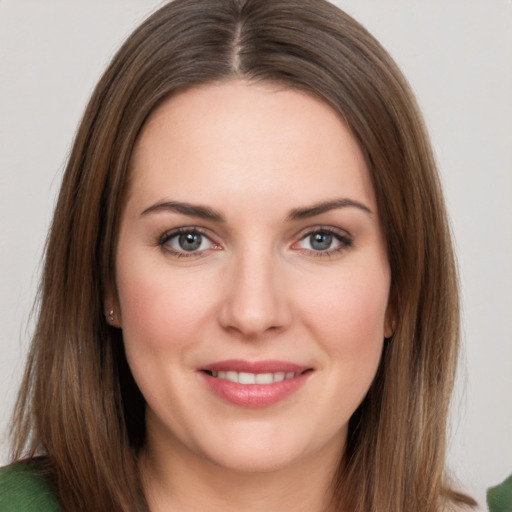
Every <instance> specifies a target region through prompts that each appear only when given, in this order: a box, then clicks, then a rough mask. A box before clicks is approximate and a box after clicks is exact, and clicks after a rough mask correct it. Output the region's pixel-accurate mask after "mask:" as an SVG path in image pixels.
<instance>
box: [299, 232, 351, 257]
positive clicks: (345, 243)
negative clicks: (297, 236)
mask: <svg viewBox="0 0 512 512" xmlns="http://www.w3.org/2000/svg"><path fill="white" fill-rule="evenodd" d="M315 233H328V234H329V235H332V236H333V237H334V238H336V239H337V240H338V241H339V242H340V244H341V245H340V246H339V247H336V248H335V249H328V250H326V251H311V250H307V251H308V254H310V255H312V256H314V257H318V258H322V257H323V258H328V257H330V256H334V255H336V254H339V253H340V252H343V251H346V250H347V249H350V248H351V247H353V245H354V241H353V240H352V238H350V237H348V236H346V235H342V234H340V233H339V232H338V231H336V230H334V229H332V228H320V229H315V230H313V231H310V232H309V233H307V234H306V235H305V236H303V237H302V238H301V240H302V239H304V238H306V237H308V236H311V235H313V234H315Z"/></svg>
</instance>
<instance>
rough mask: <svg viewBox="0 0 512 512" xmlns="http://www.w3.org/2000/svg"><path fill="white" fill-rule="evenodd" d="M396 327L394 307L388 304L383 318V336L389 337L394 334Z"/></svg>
mask: <svg viewBox="0 0 512 512" xmlns="http://www.w3.org/2000/svg"><path fill="white" fill-rule="evenodd" d="M395 329H396V313H395V308H394V307H393V306H392V305H391V304H388V307H387V309H386V316H385V318H384V338H385V339H389V338H391V337H392V336H393V334H395Z"/></svg>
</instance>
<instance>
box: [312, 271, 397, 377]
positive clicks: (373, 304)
mask: <svg viewBox="0 0 512 512" xmlns="http://www.w3.org/2000/svg"><path fill="white" fill-rule="evenodd" d="M389 284H390V279H389V272H388V270H387V266H382V267H378V266H377V267H376V268H374V269H372V268H368V267H366V268H365V269H353V271H352V272H346V273H343V275H340V276H339V278H336V279H331V280H327V281H326V285H325V287H324V289H323V290H322V292H320V291H319V292H318V293H316V294H313V295H311V294H310V295H309V297H307V296H306V294H303V295H302V298H303V300H302V304H303V308H302V311H303V318H304V323H305V324H306V326H307V327H308V329H309V330H310V331H311V332H313V333H314V336H315V338H316V340H317V342H318V344H319V345H321V346H322V348H323V350H324V351H325V353H326V354H328V356H329V362H330V363H329V364H333V365H337V366H339V367H342V370H341V373H343V374H344V375H345V377H344V378H346V379H347V380H349V381H350V382H353V383H354V384H355V383H356V382H358V380H361V381H362V383H363V385H366V384H364V383H367V384H368V385H369V383H370V382H371V380H372V379H373V376H374V373H375V371H376V369H377V366H378V364H379V361H380V356H381V352H382V346H383V340H384V326H385V319H386V309H387V302H388V294H389Z"/></svg>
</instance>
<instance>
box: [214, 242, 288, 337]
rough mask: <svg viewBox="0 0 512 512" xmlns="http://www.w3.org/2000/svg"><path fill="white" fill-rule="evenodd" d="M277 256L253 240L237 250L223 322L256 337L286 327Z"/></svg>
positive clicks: (286, 307)
mask: <svg viewBox="0 0 512 512" xmlns="http://www.w3.org/2000/svg"><path fill="white" fill-rule="evenodd" d="M279 267H280V265H279V260H278V257H277V256H276V255H275V254H274V253H273V251H272V250H271V249H270V248H269V247H268V246H266V247H265V246H263V245H259V244H254V245H252V246H251V247H250V248H249V247H247V248H245V249H243V250H240V252H239V253H238V254H234V256H233V260H232V261H231V262H230V271H229V272H227V275H226V281H227V282H226V294H225V296H224V302H223V304H222V311H221V323H222V324H223V326H224V327H225V328H230V329H235V330H237V331H239V332H240V333H242V334H244V335H245V336H249V337H254V336H257V335H258V334H261V333H264V332H266V331H269V330H276V329H280V328H283V327H284V326H285V325H286V324H287V322H288V321H289V312H288V305H287V303H286V302H287V301H286V297H285V293H284V289H283V287H282V286H281V281H282V276H281V275H280V268H279Z"/></svg>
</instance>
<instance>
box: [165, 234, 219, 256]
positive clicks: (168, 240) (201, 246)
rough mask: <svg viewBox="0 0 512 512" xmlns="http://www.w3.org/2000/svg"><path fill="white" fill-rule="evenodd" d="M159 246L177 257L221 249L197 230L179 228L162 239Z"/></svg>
mask: <svg viewBox="0 0 512 512" xmlns="http://www.w3.org/2000/svg"><path fill="white" fill-rule="evenodd" d="M159 245H160V246H162V247H163V248H164V249H165V250H167V251H169V252H171V253H174V254H175V255H177V256H192V255H194V254H197V253H200V252H203V251H206V250H208V249H219V246H218V245H217V244H216V243H214V242H212V240H211V239H210V238H209V237H207V236H206V235H205V234H204V233H202V232H201V231H199V230H198V229H197V228H179V229H175V230H173V231H170V232H167V233H165V234H164V235H163V236H162V237H161V238H160V240H159Z"/></svg>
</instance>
